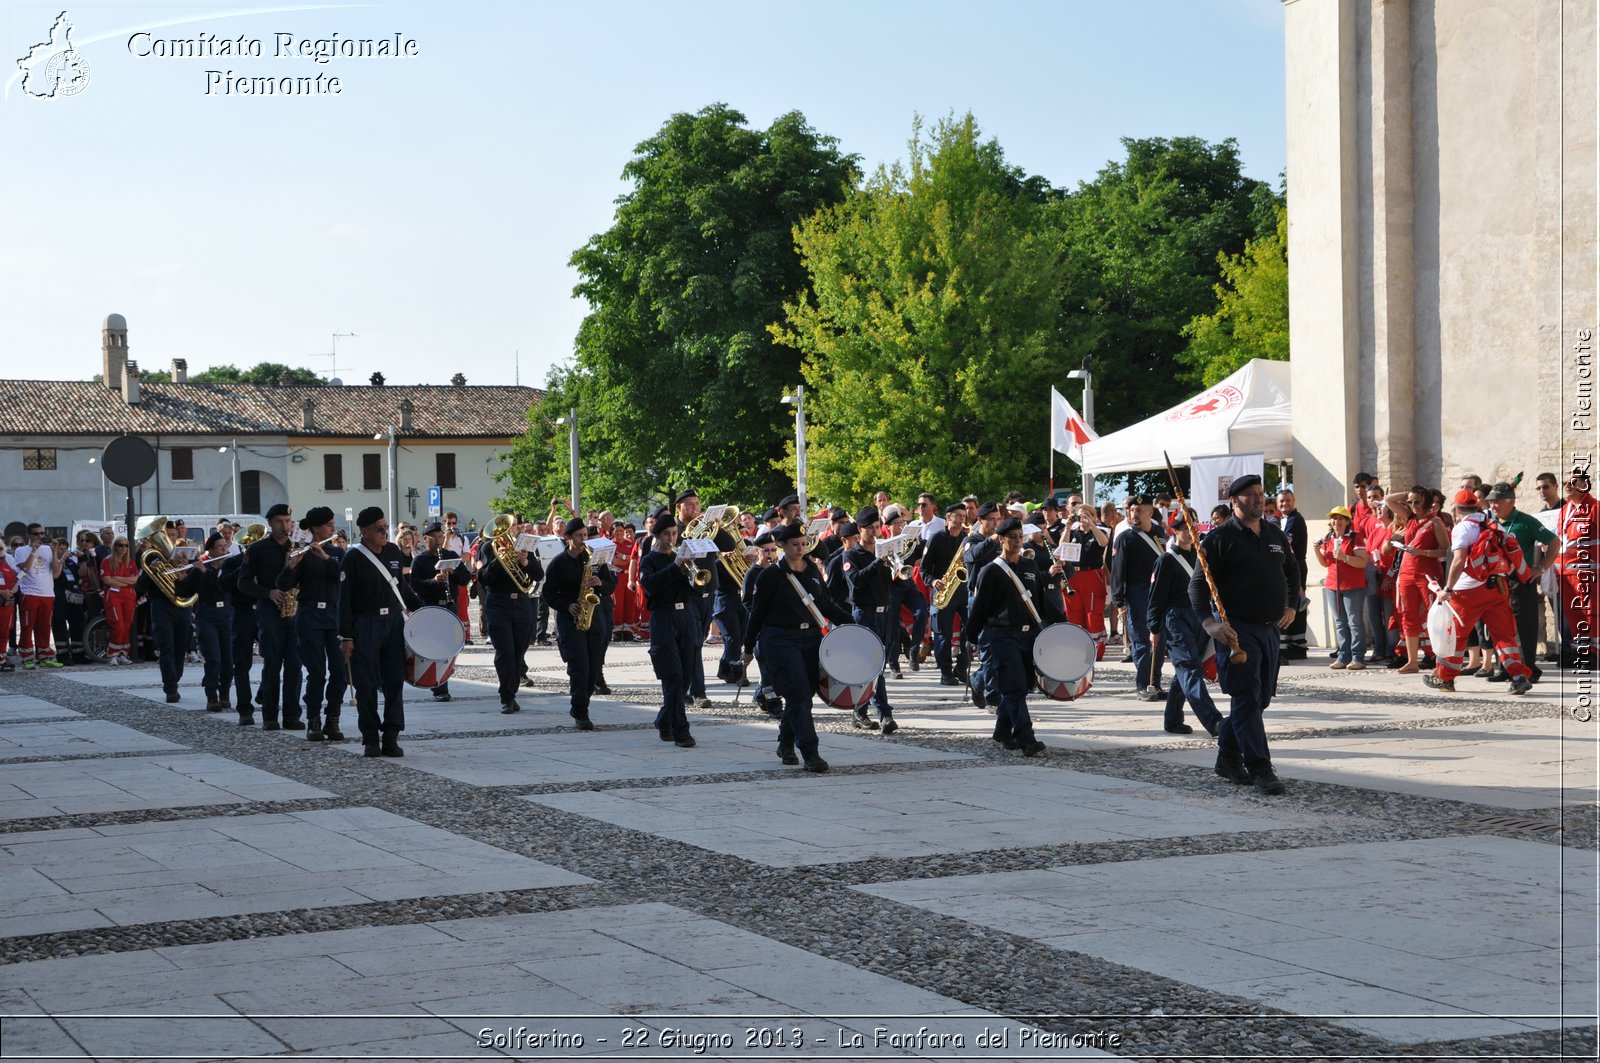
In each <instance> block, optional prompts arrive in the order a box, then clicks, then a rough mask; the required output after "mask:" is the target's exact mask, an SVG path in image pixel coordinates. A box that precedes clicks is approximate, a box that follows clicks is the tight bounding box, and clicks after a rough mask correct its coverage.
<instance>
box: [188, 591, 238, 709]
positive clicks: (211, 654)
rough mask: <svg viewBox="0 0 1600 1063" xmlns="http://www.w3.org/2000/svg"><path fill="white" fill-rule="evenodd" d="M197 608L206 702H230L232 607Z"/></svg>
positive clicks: (203, 604)
mask: <svg viewBox="0 0 1600 1063" xmlns="http://www.w3.org/2000/svg"><path fill="white" fill-rule="evenodd" d="M194 608H195V620H194V626H195V634H196V635H197V636H199V640H200V657H201V659H202V660H204V661H205V662H206V673H205V688H206V700H207V701H227V700H228V691H229V689H230V688H231V687H232V685H233V606H231V605H228V604H226V603H224V604H222V605H218V604H217V603H215V602H201V603H200V604H199V605H196V606H195V607H194Z"/></svg>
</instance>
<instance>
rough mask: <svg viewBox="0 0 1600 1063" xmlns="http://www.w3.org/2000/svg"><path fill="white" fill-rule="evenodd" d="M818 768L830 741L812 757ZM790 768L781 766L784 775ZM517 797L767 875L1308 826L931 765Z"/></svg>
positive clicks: (1085, 784) (1210, 803)
mask: <svg viewBox="0 0 1600 1063" xmlns="http://www.w3.org/2000/svg"><path fill="white" fill-rule="evenodd" d="M824 753H825V754H826V755H827V757H828V758H829V760H830V761H832V759H833V756H834V753H833V747H832V739H831V736H830V741H829V744H828V746H827V748H825V749H824ZM791 770H792V769H791ZM526 800H529V801H534V802H537V803H539V804H545V805H550V806H552V807H555V808H560V809H563V810H565V811H568V812H576V813H578V814H579V815H584V816H590V817H592V818H594V819H599V820H604V821H606V822H608V823H615V824H617V825H619V826H623V827H630V828H632V829H635V830H642V831H647V832H649V833H652V834H657V835H660V836H661V837H665V838H672V839H674V840H676V841H682V842H688V843H689V844H691V845H698V846H700V847H702V848H705V849H710V850H712V851H713V852H719V853H726V854H728V855H731V856H738V857H742V858H744V859H747V860H754V861H756V862H757V863H762V864H766V865H769V866H772V867H797V866H802V865H807V864H825V863H837V862H841V861H849V860H865V859H877V858H883V857H908V856H927V855H931V854H934V853H959V852H976V851H981V850H985V849H1001V848H1014V847H1024V846H1025V847H1032V846H1040V845H1059V844H1065V843H1073V842H1123V841H1130V840H1138V839H1149V838H1172V837H1182V836H1186V835H1197V834H1213V833H1221V832H1232V831H1254V830H1271V829H1275V828H1284V827H1295V826H1310V825H1313V824H1315V823H1317V822H1319V817H1317V816H1315V815H1308V814H1303V813H1288V812H1278V811H1274V810H1270V809H1269V810H1261V811H1257V810H1254V809H1252V810H1251V811H1250V812H1240V811H1238V810H1237V804H1230V803H1229V802H1227V801H1226V800H1224V799H1221V798H1213V797H1207V796H1190V795H1186V794H1183V793H1180V792H1178V791H1175V790H1172V789H1170V788H1168V787H1164V786H1157V785H1153V784H1151V783H1142V782H1133V781H1128V780H1123V779H1116V778H1110V777H1106V776H1099V775H1089V774H1085V773H1083V772H1075V771H1061V770H1053V769H1048V768H1034V767H993V768H988V767H985V768H967V769H960V770H953V769H939V768H933V769H928V770H926V771H917V772H904V773H895V774H891V775H850V776H832V777H829V776H824V777H820V778H819V777H816V776H807V777H798V778H794V777H791V778H785V779H783V780H782V781H781V782H779V783H772V782H761V783H723V784H707V785H689V786H676V787H670V788H663V789H643V788H641V789H614V790H607V791H604V792H593V791H585V792H581V793H565V794H547V795H534V796H530V797H527V798H526Z"/></svg>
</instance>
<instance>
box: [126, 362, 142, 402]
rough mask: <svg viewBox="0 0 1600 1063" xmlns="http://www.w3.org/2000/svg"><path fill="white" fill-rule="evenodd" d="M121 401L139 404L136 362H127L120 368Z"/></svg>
mask: <svg viewBox="0 0 1600 1063" xmlns="http://www.w3.org/2000/svg"><path fill="white" fill-rule="evenodd" d="M122 401H123V402H126V403H127V404H128V405H129V406H137V405H139V363H138V362H128V363H126V364H125V365H124V366H123V368H122Z"/></svg>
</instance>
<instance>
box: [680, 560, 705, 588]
mask: <svg viewBox="0 0 1600 1063" xmlns="http://www.w3.org/2000/svg"><path fill="white" fill-rule="evenodd" d="M681 564H682V566H683V574H684V575H685V576H688V577H689V584H690V586H693V587H704V586H705V585H706V584H708V583H710V582H711V570H710V569H708V568H701V567H700V566H699V565H697V564H695V563H694V562H693V561H683V562H681Z"/></svg>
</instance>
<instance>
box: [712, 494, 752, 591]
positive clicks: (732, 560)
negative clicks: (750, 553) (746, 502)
mask: <svg viewBox="0 0 1600 1063" xmlns="http://www.w3.org/2000/svg"><path fill="white" fill-rule="evenodd" d="M739 516H740V514H739V507H738V506H729V507H728V508H727V510H726V511H724V512H723V514H722V521H721V523H720V524H719V525H718V528H717V531H718V532H727V533H728V534H729V535H730V536H732V537H733V541H734V543H735V545H734V548H733V549H732V550H724V551H723V552H722V553H721V554H720V555H719V556H718V560H720V561H721V562H722V569H723V571H724V572H726V573H727V574H728V576H729V577H730V578H732V580H733V585H734V586H735V587H743V586H744V577H745V573H747V572H749V571H750V559H749V558H748V557H746V556H745V553H744V533H743V532H741V531H740V530H739Z"/></svg>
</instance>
